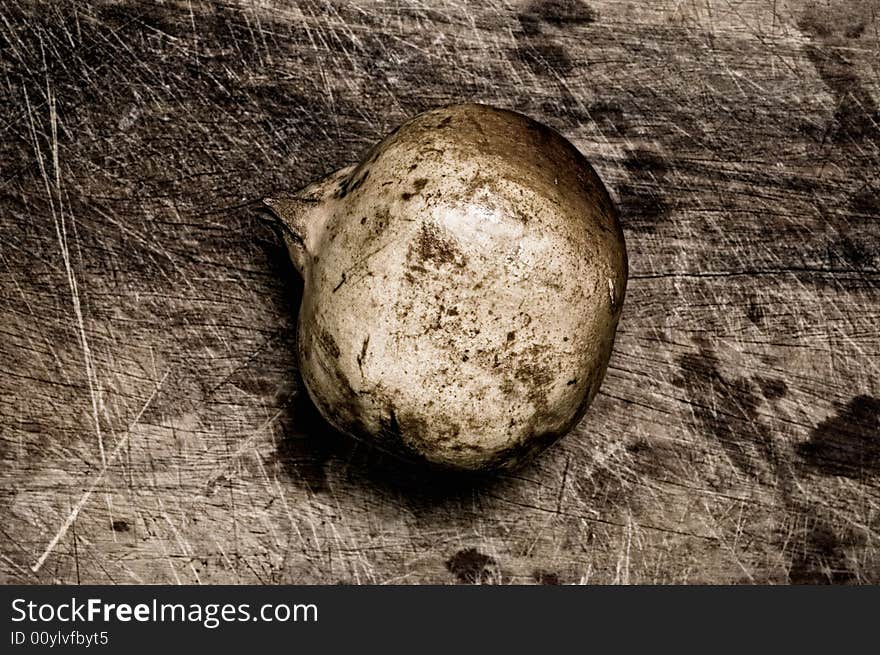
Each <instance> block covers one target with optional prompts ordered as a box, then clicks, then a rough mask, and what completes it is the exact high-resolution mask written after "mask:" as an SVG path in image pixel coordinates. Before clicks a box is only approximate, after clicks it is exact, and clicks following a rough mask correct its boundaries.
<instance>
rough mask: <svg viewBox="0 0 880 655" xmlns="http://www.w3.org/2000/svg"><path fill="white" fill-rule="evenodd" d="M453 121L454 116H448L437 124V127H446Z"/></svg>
mask: <svg viewBox="0 0 880 655" xmlns="http://www.w3.org/2000/svg"><path fill="white" fill-rule="evenodd" d="M451 122H452V116H447V117H446V118H444V119H443V120H442V121H440V122H439V123H438V124H437V127H446V126H447V125H449V123H451Z"/></svg>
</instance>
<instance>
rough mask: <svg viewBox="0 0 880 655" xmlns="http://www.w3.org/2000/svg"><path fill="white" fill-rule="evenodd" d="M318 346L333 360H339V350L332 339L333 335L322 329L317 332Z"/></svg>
mask: <svg viewBox="0 0 880 655" xmlns="http://www.w3.org/2000/svg"><path fill="white" fill-rule="evenodd" d="M318 345H319V346H320V347H321V349H322V350H323V351H324V352H325V353H327V354H328V355H330V356H331V357H332V358H333V359H338V358H339V355H340V350H339V346H338V345H337V344H336V340H335V339H334V338H333V335H332V334H330V333H329V332H328V331H327V330H326V329H324V328H323V327H322V328H320V329H319V330H318Z"/></svg>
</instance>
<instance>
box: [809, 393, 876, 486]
mask: <svg viewBox="0 0 880 655" xmlns="http://www.w3.org/2000/svg"><path fill="white" fill-rule="evenodd" d="M797 450H798V453H799V454H800V455H801V457H802V458H803V459H804V462H805V464H806V465H807V466H809V467H810V468H811V469H813V470H815V471H817V472H819V473H822V474H823V475H840V476H844V477H847V478H852V479H854V480H860V479H864V478H865V477H873V476H876V475H878V474H880V398H877V397H875V396H869V395H861V396H856V397H855V398H853V399H852V400H850V401H849V402H848V403H847V404H846V406H845V407H844V408H843V409H841V410H840V411H839V412H838V413H837V414H836V415H835V416H833V417H831V418H829V419H828V420H826V421H823V422H822V423H820V424H819V425H817V426H816V428H815V429H814V430H813V432H812V433H811V434H810V440H809V441H807V442H806V443H802V444H799V445H798V448H797Z"/></svg>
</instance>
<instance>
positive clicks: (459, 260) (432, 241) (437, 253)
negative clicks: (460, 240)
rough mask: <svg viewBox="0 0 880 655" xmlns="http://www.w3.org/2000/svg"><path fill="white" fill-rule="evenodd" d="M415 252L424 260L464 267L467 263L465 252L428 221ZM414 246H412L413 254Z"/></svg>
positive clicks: (422, 228)
mask: <svg viewBox="0 0 880 655" xmlns="http://www.w3.org/2000/svg"><path fill="white" fill-rule="evenodd" d="M414 245H415V247H416V252H415V254H416V255H417V257H418V258H419V259H420V260H421V261H423V262H433V263H435V264H440V265H442V264H454V265H456V266H460V267H463V266H464V265H465V263H466V261H467V260H466V259H465V257H464V254H463V253H462V252H461V251H460V250H459V249H458V246H457V245H456V244H455V242H454V241H453V240H451V239H447V238H444V237H443V236H442V235H441V233H440V231H439V230H438V229H437V228H436V227H433V226H431V225H429V224H427V223H423V224H422V227H421V230H420V231H419V236H418V240H417V242H416V244H414ZM412 250H413V248H412V247H411V248H410V254H411V255H412V254H413V252H412Z"/></svg>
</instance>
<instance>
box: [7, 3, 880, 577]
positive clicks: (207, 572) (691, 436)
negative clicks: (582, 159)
mask: <svg viewBox="0 0 880 655" xmlns="http://www.w3.org/2000/svg"><path fill="white" fill-rule="evenodd" d="M878 14H880V3H878V2H877V1H876V0H863V1H857V0H835V1H834V2H831V1H828V2H824V1H823V2H806V1H800V2H798V1H794V0H789V1H785V0H778V1H777V0H699V1H696V0H694V1H691V0H658V1H656V2H650V3H642V2H625V1H623V0H587V2H579V1H576V0H566V1H563V0H554V1H551V2H528V3H520V2H516V3H514V2H507V1H506V0H502V1H501V2H487V3H464V2H461V1H450V0H447V1H441V2H430V3H428V2H404V1H402V0H401V1H394V2H390V1H389V2H360V3H357V4H353V5H347V4H342V3H324V2H317V1H315V0H308V1H304V2H301V3H299V4H293V3H290V4H285V5H276V4H274V3H272V2H268V1H266V0H263V1H261V2H250V1H246V0H235V1H229V2H223V3H208V2H204V1H203V0H192V2H183V1H181V2H166V3H153V2H146V1H144V2H128V3H87V2H75V3H48V2H46V3H43V2H21V1H17V0H13V2H11V3H5V4H4V6H3V8H2V10H0V18H2V21H0V22H2V24H0V46H2V48H0V72H2V75H0V107H2V111H0V119H2V134H3V138H2V141H0V167H2V181H0V264H2V265H0V332H2V336H0V481H2V483H0V536H2V537H0V580H3V581H5V582H9V583H12V582H24V583H31V582H33V583H38V582H39V583H53V582H68V583H70V582H82V583H86V582H92V583H111V582H112V583H133V582H148V583H160V582H179V583H199V582H201V583H209V582H210V583H221V582H231V583H338V582H345V583H455V582H461V583H474V582H483V583H489V582H502V583H577V582H591V583H593V582H594V583H611V582H616V583H628V582H629V583H635V582H641V583H655V582H656V583H673V582H701V583H725V582H758V583H788V582H793V583H802V582H816V583H820V582H832V583H864V582H874V583H877V582H880V551H878V546H880V426H878V421H880V418H878V416H880V358H878V353H880V270H878V266H880V220H878V219H880V210H878V206H880V205H878V194H880V180H878V171H880V112H878V103H880V45H878V44H880V37H878V31H880V18H878ZM460 100H476V101H481V102H488V103H493V104H498V105H502V106H506V107H510V108H513V109H516V110H520V111H523V112H525V113H528V114H530V115H531V116H534V117H535V118H538V119H540V120H543V121H545V122H547V123H549V124H550V125H552V126H554V127H556V128H557V129H559V130H560V131H561V132H562V133H563V134H565V135H566V136H568V137H569V138H570V139H571V140H572V141H573V142H574V143H575V144H576V145H577V146H578V147H579V148H581V149H582V151H583V152H584V153H586V154H587V155H588V157H589V158H590V159H591V160H592V161H593V162H594V164H595V166H596V168H597V170H598V171H599V173H600V175H601V176H602V178H603V179H604V180H605V181H606V184H607V185H608V186H609V188H610V189H611V191H612V194H613V196H614V197H615V199H616V200H617V201H618V202H619V204H620V207H621V212H622V217H623V222H624V226H625V231H626V238H627V241H628V247H629V253H630V262H631V263H630V267H631V279H630V282H629V289H628V295H627V298H626V303H625V308H624V314H623V319H622V323H621V326H620V331H619V335H618V339H617V344H616V347H615V354H614V356H613V358H612V363H611V368H610V370H609V372H608V375H607V377H606V380H605V382H604V385H603V387H602V390H601V392H600V394H599V397H598V398H597V400H596V402H595V404H594V405H593V407H592V408H591V410H590V411H589V412H588V414H587V416H586V418H585V419H584V421H583V422H582V424H581V425H580V426H579V427H578V428H577V429H576V430H575V431H574V432H573V433H571V434H570V435H568V436H567V437H566V438H564V439H563V440H562V441H561V442H560V443H559V444H557V445H556V446H554V447H553V448H552V449H551V450H550V451H548V452H547V453H546V454H545V455H544V456H543V457H541V458H540V459H538V460H537V461H535V462H534V463H533V464H531V465H529V466H527V467H526V468H524V469H522V470H520V471H517V472H516V473H515V474H508V475H503V476H498V477H494V478H489V479H482V480H453V479H446V478H440V477H437V476H432V475H428V474H425V473H424V472H422V471H418V470H414V469H410V468H407V467H400V466H399V465H398V464H396V463H395V462H393V461H388V460H386V459H385V458H383V457H381V456H379V455H377V454H376V453H374V452H371V451H370V450H369V449H367V448H365V447H364V446H359V445H357V444H354V443H351V442H350V441H348V440H347V439H345V438H343V437H341V436H339V435H334V434H333V433H332V432H331V431H330V430H329V429H328V428H326V427H325V426H323V425H322V424H321V422H320V421H319V420H317V419H316V418H315V413H314V410H313V409H312V408H311V407H310V405H309V403H308V401H306V400H305V399H304V394H303V392H302V389H301V386H300V382H299V381H298V378H297V371H296V366H295V361H294V340H295V314H296V311H297V303H298V297H299V294H300V286H299V284H300V283H299V282H298V281H297V280H296V278H295V275H294V273H293V271H292V268H291V266H290V265H289V264H288V263H287V260H286V256H285V254H284V252H283V250H282V247H281V244H280V242H279V240H278V239H277V237H276V235H275V234H274V233H273V232H272V230H271V229H269V228H268V227H267V226H266V224H265V223H264V222H263V219H262V218H261V215H260V213H259V212H258V211H257V210H256V201H257V200H258V199H259V198H261V197H263V196H266V195H269V194H271V193H273V192H276V191H278V190H280V189H289V188H294V187H298V186H300V185H302V184H304V183H306V182H308V181H311V180H313V179H315V178H317V177H319V176H321V175H322V174H324V173H326V172H328V171H330V170H332V169H334V168H337V167H339V166H342V165H344V164H347V163H350V162H353V161H355V160H357V159H358V158H359V156H360V154H361V153H363V152H364V150H365V149H366V148H367V147H368V146H369V145H370V144H371V143H372V142H374V141H375V140H377V139H379V138H380V137H381V136H382V135H383V134H384V133H385V132H387V131H388V130H389V129H391V128H392V127H393V126H395V125H396V124H397V123H399V122H400V121H401V120H403V119H405V118H407V117H409V116H411V115H413V114H415V113H417V112H418V111H421V110H423V109H426V108H429V107H431V106H434V105H437V104H441V103H446V102H452V101H460Z"/></svg>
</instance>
